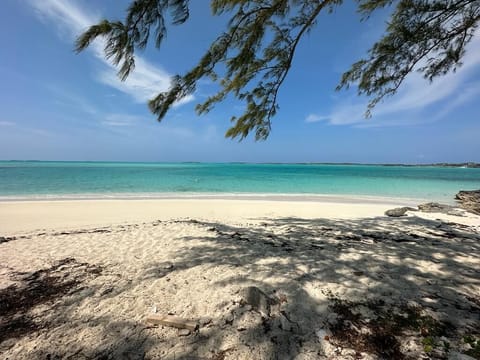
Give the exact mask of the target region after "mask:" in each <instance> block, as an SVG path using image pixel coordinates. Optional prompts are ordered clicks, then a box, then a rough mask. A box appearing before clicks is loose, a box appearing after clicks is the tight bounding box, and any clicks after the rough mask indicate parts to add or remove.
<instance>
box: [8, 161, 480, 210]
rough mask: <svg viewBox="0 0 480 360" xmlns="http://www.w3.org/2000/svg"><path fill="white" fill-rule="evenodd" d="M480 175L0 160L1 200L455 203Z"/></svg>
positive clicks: (419, 170)
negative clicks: (322, 198) (271, 198)
mask: <svg viewBox="0 0 480 360" xmlns="http://www.w3.org/2000/svg"><path fill="white" fill-rule="evenodd" d="M479 188H480V169H471V168H443V167H421V166H418V167H405V166H376V165H319V164H236V163H228V164H223V163H222V164H216V163H110V162H37V161H31V162H30V161H25V162H24V161H4V162H0V199H3V200H6V199H18V198H44V197H47V198H64V197H110V196H113V197H114V196H118V197H124V196H132V197H144V196H145V197H155V196H162V195H188V194H219V195H221V194H335V195H365V196H382V197H401V198H415V199H424V200H432V201H447V202H452V200H453V197H454V195H455V194H456V193H457V192H458V191H459V190H473V189H479Z"/></svg>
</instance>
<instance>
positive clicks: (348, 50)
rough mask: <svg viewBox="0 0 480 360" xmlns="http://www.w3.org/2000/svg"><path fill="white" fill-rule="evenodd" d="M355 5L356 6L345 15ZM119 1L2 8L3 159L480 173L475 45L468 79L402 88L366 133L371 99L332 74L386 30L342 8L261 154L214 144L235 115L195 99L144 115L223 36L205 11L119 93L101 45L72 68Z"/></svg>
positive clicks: (25, 2) (288, 87) (303, 62)
mask: <svg viewBox="0 0 480 360" xmlns="http://www.w3.org/2000/svg"><path fill="white" fill-rule="evenodd" d="M352 3H353V2H352ZM127 5H128V1H123V0H121V1H120V0H104V1H98V0H22V1H18V0H5V1H3V2H2V11H1V13H0V43H1V44H2V48H1V56H0V79H1V81H0V99H1V100H0V105H1V106H0V159H4V160H9V159H23V160H24V159H37V160H111V161H250V162H368V163H386V162H389V163H399V162H401V163H432V162H464V161H477V162H480V141H479V138H480V122H479V112H478V101H479V95H480V66H479V65H480V36H477V37H476V38H475V39H474V40H473V41H472V43H471V44H470V45H469V48H468V52H467V56H466V58H465V59H464V65H463V67H462V68H460V70H458V71H457V72H456V73H455V74H449V75H447V76H445V77H443V78H440V79H438V80H437V81H435V82H433V83H432V84H429V83H428V82H427V81H425V80H423V79H422V77H421V76H420V75H419V74H412V75H411V76H410V77H409V78H408V79H407V81H406V82H405V84H404V85H403V87H402V88H401V89H400V91H399V93H398V94H397V95H396V96H394V97H392V98H389V99H387V100H386V101H385V102H383V103H382V104H380V105H379V106H377V108H376V109H375V110H374V114H373V118H371V119H369V120H365V119H364V118H363V113H364V111H365V108H366V103H367V101H368V100H367V99H365V98H359V97H357V96H356V94H355V91H341V92H335V90H334V89H335V86H336V84H337V83H338V81H339V79H340V76H341V73H342V72H343V71H345V70H347V69H348V67H349V65H350V64H351V63H352V62H353V61H355V60H357V59H358V58H360V57H361V56H363V55H364V54H365V52H366V50H367V49H368V48H369V46H370V45H371V44H372V43H373V41H374V40H375V39H377V38H378V37H379V36H380V35H381V32H382V30H383V28H384V24H385V20H386V18H385V17H384V14H379V15H377V16H376V17H374V18H372V19H371V20H369V21H367V22H364V23H361V22H360V21H359V15H358V14H356V13H355V9H354V8H353V6H351V5H350V2H348V4H347V5H346V6H343V7H342V8H340V9H338V10H337V11H336V12H335V13H334V14H331V15H328V14H325V15H323V16H321V17H320V19H319V23H318V25H317V27H316V28H315V29H314V31H312V32H311V33H310V34H309V35H308V36H307V37H306V38H305V39H303V41H302V43H301V44H300V47H299V49H298V52H297V55H296V58H295V60H294V66H293V68H292V69H291V71H290V74H289V76H288V78H287V80H286V81H285V83H284V86H283V87H282V89H281V93H280V97H279V104H280V111H279V112H278V114H277V116H276V117H275V118H274V119H273V130H272V133H271V135H270V137H269V139H268V140H267V141H265V142H255V141H253V139H251V138H250V139H247V140H244V141H243V142H240V143H239V142H237V141H236V140H233V141H232V140H230V139H225V138H224V133H225V131H226V129H227V128H228V127H229V119H230V117H231V115H232V114H238V113H239V112H240V111H241V108H242V104H241V103H239V102H236V101H233V100H232V99H229V100H227V101H225V102H224V103H222V104H221V105H219V106H217V107H216V108H215V110H214V111H212V112H211V113H209V114H207V115H202V116H197V115H196V114H195V111H194V107H195V104H196V103H198V102H199V101H202V100H203V99H205V97H207V96H209V95H211V94H212V93H213V92H214V90H215V86H214V85H213V84H211V83H209V82H207V81H205V82H202V83H201V84H200V86H199V87H198V89H197V91H196V92H195V94H194V95H193V96H192V97H191V98H188V99H185V101H184V102H183V103H182V104H179V105H178V106H176V107H175V108H174V109H173V110H172V111H171V112H170V113H169V114H168V115H167V117H166V118H165V119H164V121H163V122H162V123H158V122H157V121H156V120H155V118H154V116H153V115H151V114H150V113H149V111H148V109H147V106H146V101H147V99H149V98H150V97H152V95H154V94H155V93H157V92H159V91H162V90H165V89H167V88H168V85H169V81H170V76H172V75H174V74H176V73H182V72H184V71H186V70H188V69H190V68H191V67H193V66H194V65H195V63H196V60H198V58H199V57H200V56H201V55H202V54H203V52H204V51H205V50H206V49H207V47H208V46H209V44H210V42H211V41H212V40H213V39H214V38H215V37H216V35H218V34H219V32H220V31H221V30H222V29H223V28H224V26H225V22H226V19H225V18H212V17H211V15H210V9H209V7H208V2H207V1H191V18H190V20H189V21H188V23H187V24H185V25H183V26H180V27H171V28H170V29H169V33H168V36H167V41H166V42H165V43H164V44H163V45H162V48H161V50H160V51H157V50H156V49H154V48H153V47H152V48H148V49H146V50H145V51H144V52H141V53H139V54H138V56H137V67H136V71H135V72H134V73H133V75H131V76H130V78H129V79H128V80H127V81H126V82H123V83H122V82H120V81H119V80H118V79H117V78H116V77H115V73H116V70H115V68H114V67H113V66H112V65H111V64H109V63H108V62H107V61H105V60H104V59H103V57H102V54H101V44H96V45H94V46H92V47H91V48H90V49H89V50H87V51H86V52H84V53H82V54H80V55H76V54H75V53H74V51H73V47H74V45H73V44H74V39H75V37H76V36H77V35H78V34H80V33H81V31H82V30H84V29H85V28H87V27H88V26H89V25H91V24H93V23H95V22H96V21H98V20H99V19H101V18H102V17H106V18H123V16H124V10H125V8H126V7H127Z"/></svg>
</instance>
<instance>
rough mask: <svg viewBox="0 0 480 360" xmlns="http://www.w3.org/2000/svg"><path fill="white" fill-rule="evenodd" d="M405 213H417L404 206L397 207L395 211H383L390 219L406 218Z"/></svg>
mask: <svg viewBox="0 0 480 360" xmlns="http://www.w3.org/2000/svg"><path fill="white" fill-rule="evenodd" d="M407 211H417V209H414V208H412V207H409V206H404V207H399V208H395V209H390V210H387V211H385V215H387V216H390V217H400V216H407V214H406V212H407Z"/></svg>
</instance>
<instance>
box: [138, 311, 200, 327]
mask: <svg viewBox="0 0 480 360" xmlns="http://www.w3.org/2000/svg"><path fill="white" fill-rule="evenodd" d="M146 321H147V323H150V324H153V325H163V326H170V327H174V328H177V329H188V330H190V331H195V330H197V329H198V323H197V322H196V321H191V320H186V319H183V318H181V317H178V316H174V315H157V314H149V315H148V316H147V318H146Z"/></svg>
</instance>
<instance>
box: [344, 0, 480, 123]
mask: <svg viewBox="0 0 480 360" xmlns="http://www.w3.org/2000/svg"><path fill="white" fill-rule="evenodd" d="M391 3H393V1H385V0H376V1H371V0H363V1H359V9H360V11H361V12H362V13H363V14H364V15H366V16H368V15H369V14H370V13H371V12H372V11H374V10H376V9H377V8H378V7H383V6H386V5H390V4H391ZM479 20H480V1H478V0H476V1H475V0H457V1H446V0H401V1H398V2H397V5H396V8H395V10H394V11H393V14H392V16H391V19H390V22H389V23H388V25H387V29H386V30H387V31H386V34H385V35H384V36H383V37H382V38H381V39H380V40H379V41H378V42H376V43H375V44H374V45H373V47H372V48H371V49H370V51H369V57H368V58H367V59H362V60H360V61H358V62H356V63H354V64H353V65H352V68H351V69H350V70H348V71H347V72H346V73H344V74H343V76H342V80H341V82H340V85H339V86H338V89H340V88H343V87H347V88H348V87H349V86H350V85H352V84H358V92H359V94H366V95H368V96H371V97H373V98H372V100H371V101H370V103H369V105H368V109H367V113H366V115H367V116H370V112H371V110H372V109H373V107H374V106H375V105H376V104H377V103H378V102H379V101H381V100H382V99H383V98H384V97H385V96H389V95H393V94H394V93H395V92H396V91H397V90H398V88H399V87H400V85H401V84H402V82H403V81H404V80H405V77H406V76H407V75H408V74H409V73H411V72H412V71H415V70H418V71H419V72H421V73H422V74H423V75H424V77H425V78H427V79H429V80H433V79H434V78H436V77H438V76H440V75H445V74H447V73H448V72H449V71H455V70H456V69H457V67H458V66H460V65H461V59H462V57H463V56H464V55H465V46H466V44H467V43H468V42H469V41H470V40H471V39H472V37H473V35H474V32H475V30H476V29H477V27H478V22H479Z"/></svg>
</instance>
